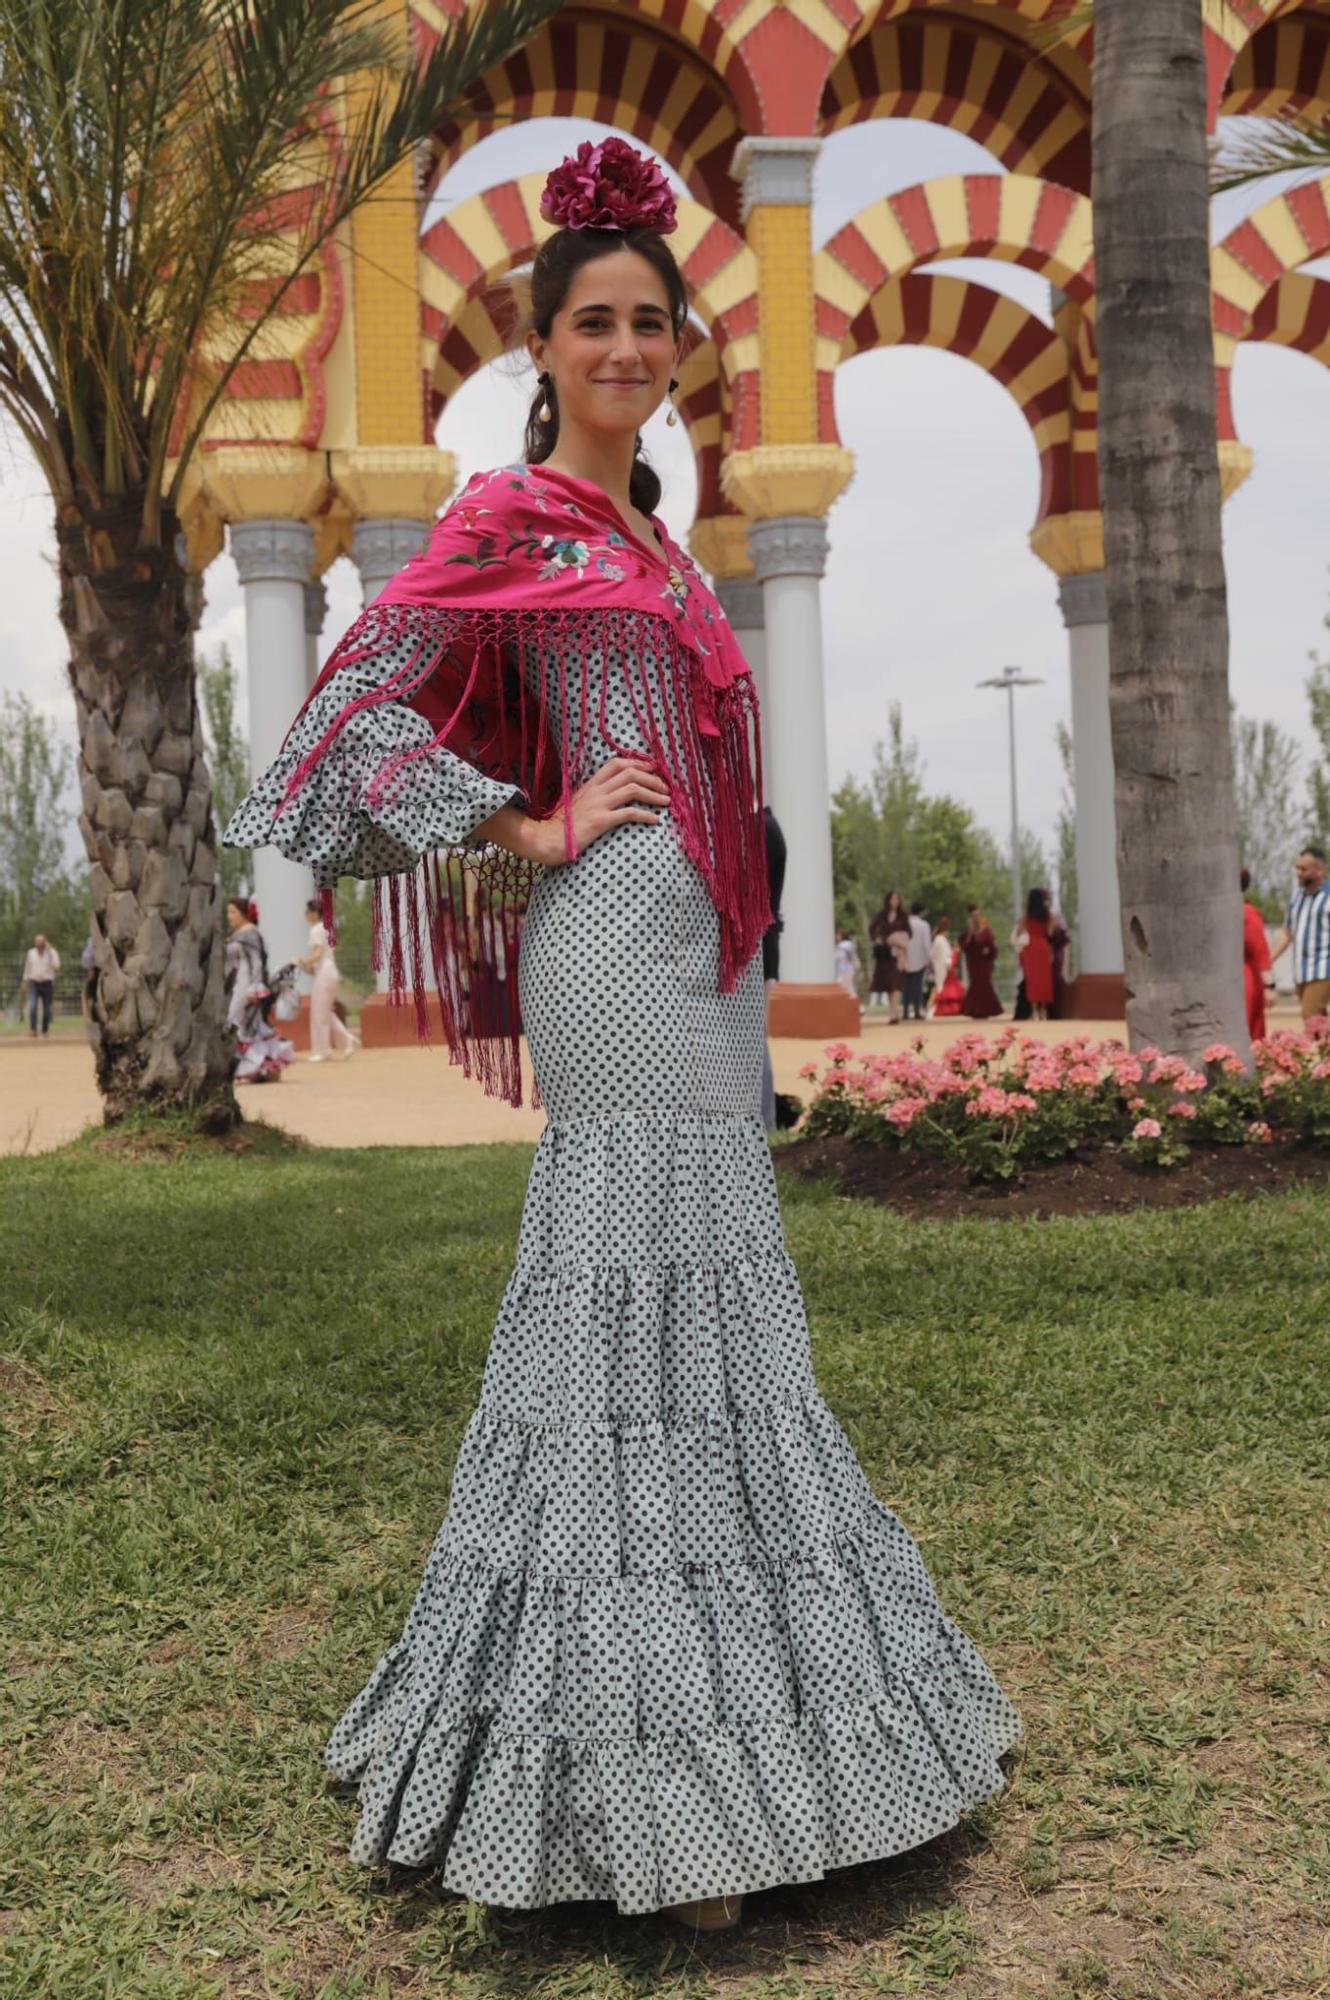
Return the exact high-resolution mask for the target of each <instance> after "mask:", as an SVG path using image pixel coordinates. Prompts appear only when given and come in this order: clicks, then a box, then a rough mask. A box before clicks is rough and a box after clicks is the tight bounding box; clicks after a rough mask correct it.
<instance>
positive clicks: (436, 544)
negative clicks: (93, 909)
mask: <svg viewBox="0 0 1330 2000" xmlns="http://www.w3.org/2000/svg"><path fill="white" fill-rule="evenodd" d="M655 527H656V531H657V534H658V536H659V538H660V542H661V549H660V552H659V553H653V552H651V551H649V550H648V549H647V548H646V546H645V545H644V544H643V543H641V542H639V541H638V539H637V538H636V536H634V535H633V534H632V533H631V532H630V531H629V528H628V524H627V523H626V521H625V520H624V519H623V518H622V516H621V515H620V514H619V512H618V510H617V509H616V508H615V507H614V505H613V504H612V502H611V501H610V500H609V498H608V496H607V495H606V494H605V493H603V492H602V491H601V489H600V488H599V487H597V486H594V485H592V484H590V483H589V482H588V481H586V480H581V479H575V478H573V477H571V476H570V475H568V474H566V473H562V472H555V471H553V470H551V469H550V468H549V467H538V466H526V465H516V466H507V467H504V468H501V469H500V470H497V471H494V472H485V473H479V474H477V475H476V477H475V478H474V479H472V480H471V481H470V482H469V484H468V485H467V486H466V488H465V489H464V491H463V492H462V493H461V494H460V495H459V496H458V498H457V499H456V500H455V501H454V503H453V504H452V506H450V507H449V508H448V510H447V512H446V513H445V514H444V515H443V516H442V517H441V519H440V520H439V521H438V522H437V524H436V525H435V528H434V530H433V533H432V535H431V538H430V541H429V545H428V547H427V548H425V549H424V550H422V551H421V553H420V554H419V555H417V556H414V557H413V558H412V559H411V561H410V562H409V563H408V564H407V565H406V567H405V569H403V570H402V571H401V572H400V574H399V575H398V576H396V577H395V578H394V579H393V581H392V582H391V583H390V584H389V585H388V586H387V588H386V589H385V590H384V591H383V592H382V593H381V595H380V596H379V597H378V599H377V600H376V602H375V603H374V604H373V605H371V606H370V607H369V608H368V609H367V610H366V611H365V612H363V613H362V614H361V616H360V617H359V618H358V619H357V620H356V622H355V623H354V624H353V625H352V626H351V628H350V630H349V631H348V632H347V633H346V635H345V636H344V638H343V639H342V640H341V642H340V644H339V645H338V646H337V648H336V649H335V651H334V652H333V653H332V655H331V656H330V658H329V660H328V662H327V665H326V666H325V667H324V669H323V672H322V673H321V675H320V676H319V679H318V681H317V682H316V683H315V686H314V689H313V691H312V693H311V695H310V698H309V701H308V702H307V703H306V704H305V707H304V708H303V709H302V710H301V714H300V716H299V717H298V718H297V721H296V723H295V724H294V725H293V726H292V729H291V732H290V734H289V735H288V737H287V742H286V745H285V746H284V752H283V757H282V758H281V759H279V762H278V765H275V766H274V767H273V771H272V772H270V773H269V774H268V779H269V781H271V780H274V779H277V778H280V779H281V781H282V782H281V784H280V787H278V788H277V789H275V790H274V789H273V787H272V785H271V783H270V784H269V790H268V793H267V797H268V799H269V801H270V810H269V812H268V813H267V814H266V815H265V821H264V830H263V833H262V836H261V837H262V838H264V839H270V840H272V841H273V842H274V844H276V845H278V846H281V847H283V848H284V849H285V851H287V852H295V853H296V855H297V858H307V859H310V860H311V861H312V863H313V866H314V869H315V877H316V880H317V881H318V882H319V884H320V887H321V889H322V891H323V908H324V920H325V922H326V923H327V925H328V931H329V937H330V939H331V938H332V937H333V922H332V884H333V882H334V881H335V880H336V878H337V876H338V875H339V874H342V873H356V874H360V875H370V876H374V877H376V878H377V884H376V890H375V906H374V932H373V935H374V951H373V957H374V965H375V969H376V970H381V969H382V968H383V965H384V963H385V960H386V965H387V970H388V983H389V992H390V997H391V998H392V999H393V1000H396V1001H401V999H402V998H403V997H404V994H405V993H406V991H407V990H408V989H409V990H410V991H411V993H412V994H413V997H414V1000H415V1005H416V1015H417V1022H418V1026H419V1031H420V1034H421V1036H422V1038H428V1036H429V1033H430V1024H431V1012H432V1009H431V998H432V997H434V996H436V997H437V1001H438V1005H439V1008H440V1011H441V1016H442V1025H443V1031H444V1035H445V1037H446V1039H447V1042H448V1046H449V1049H450V1052H451V1055H452V1059H453V1061H454V1062H459V1063H460V1064H461V1065H462V1068H463V1070H464V1072H465V1073H466V1074H467V1075H468V1076H471V1075H473V1074H475V1075H479V1077H480V1079H481V1082H482V1083H483V1085H484V1088H485V1089H486V1091H488V1092H490V1093H491V1094H492V1095H496V1096H502V1097H505V1098H507V1099H508V1101H509V1102H510V1103H511V1104H514V1105H518V1104H520V1103H521V1101H522V1079H521V1066H520V1042H519V1008H518V997H517V996H518V987H517V964H518V949H519V943H520V933H521V921H522V917H523V914H524V912H525V909H526V906H527V901H528V898H529V895H530V891H531V888H532V886H533V883H534V878H535V876H536V874H537V873H538V872H539V871H538V870H537V869H536V868H535V867H534V865H533V864H531V863H528V862H524V861H522V860H519V859H518V858H517V857H516V856H515V855H513V854H510V853H509V852H508V851H507V850H506V849H503V848H500V847H498V846H497V845H494V844H486V843H483V842H482V843H480V844H479V845H477V843H476V842H475V841H474V840H473V839H471V838H468V837H466V836H465V835H464V836H463V837H460V838H457V837H453V838H449V837H446V825H445V829H444V836H443V837H438V836H437V835H431V836H430V838H429V841H428V845H427V846H426V845H421V844H419V842H418V836H416V835H414V834H412V835H410V836H409V837H408V836H407V835H404V834H403V832H402V826H403V818H404V815H403V813H402V812H401V811H400V810H398V811H397V813H396V815H395V816H394V812H393V810H392V808H393V807H394V805H395V804H396V805H398V806H400V802H401V800H402V798H403V797H404V796H405V797H408V798H409V799H410V800H411V801H412V802H413V805H418V804H419V801H420V800H421V798H422V796H424V795H427V794H428V792H429V791H430V789H431V787H433V788H434V789H438V787H439V786H440V785H442V784H443V783H444V780H443V779H442V778H441V777H437V774H438V771H439V765H440V761H441V760H440V758H439V755H438V753H439V751H440V749H441V748H442V749H443V750H445V751H450V752H452V753H453V755H455V756H456V757H459V758H461V759H462V760H463V761H464V762H465V763H466V764H467V765H469V766H471V767H472V770H473V771H474V772H478V773H480V774H482V775H483V778H484V779H488V780H493V781H494V782H495V784H496V786H502V787H504V788H507V789H505V791H504V792H502V793H500V792H498V791H495V792H494V793H493V794H492V797H491V800H490V804H489V811H483V810H482V811H481V814H480V817H479V818H477V819H475V820H474V821H473V823H474V824H483V823H484V820H485V819H486V818H488V817H489V816H490V813H492V811H493V810H494V809H496V806H497V804H498V803H502V801H503V799H504V798H505V797H507V798H515V799H516V802H517V803H519V804H520V805H521V806H522V807H523V808H524V809H525V810H526V811H528V812H529V813H531V814H532V815H533V816H535V817H538V818H549V817H551V816H553V815H555V814H562V815H563V824H564V833H565V853H566V856H567V859H568V861H569V862H573V861H575V858H576V851H575V847H574V845H573V831H572V820H571V816H570V815H569V814H568V813H567V811H566V808H567V807H568V805H569V802H570V799H571V796H572V793H573V792H574V790H576V788H577V787H578V785H580V784H582V783H584V782H585V780H586V778H587V777H589V776H590V775H591V772H590V770H588V769H585V768H583V764H584V759H583V757H582V745H583V742H584V740H585V739H586V738H587V734H588V722H589V720H591V719H592V717H591V710H590V703H591V701H592V700H593V699H596V700H597V702H598V706H597V712H596V715H595V717H594V720H595V723H596V725H597V729H598V733H599V738H600V740H601V741H602V742H605V743H608V744H609V746H610V752H611V754H613V753H614V751H615V750H616V749H617V750H618V751H619V752H620V753H621V754H624V755H644V754H646V755H649V756H650V757H651V759H652V760H653V761H654V762H655V763H656V764H657V765H658V766H659V767H660V769H661V770H662V771H663V772H664V773H665V774H666V776H667V778H668V780H669V784H670V791H671V802H670V808H669V811H670V820H671V824H672V826H673V827H674V829H675V832H676V835H677V838H678V839H679V842H680V844H681V846H682V848H683V851H684V853H685V854H686V855H687V857H688V859H689V860H690V861H691V862H692V863H693V864H694V866H695V867H696V868H697V869H698V871H699V873H700V874H701V876H702V878H703V881H704V882H705V884H706V888H707V891H708V894H709V896H710V898H711V900H712V903H713V904H714V906H715V909H716V913H717V917H718V920H719V950H718V958H717V968H716V972H717V990H718V991H719V992H722V993H726V992H730V991H732V990H733V988H734V985H735V982H736V980H737V978H738V975H739V974H740V972H741V971H742V970H743V968H744V967H745V966H746V965H747V963H748V961H749V959H750V958H751V957H752V955H753V953H754V951H755V950H756V949H757V946H758V944H759V943H760V941H761V938H762V933H763V931H764V930H765V929H766V928H767V926H768V924H769V923H770V921H771V912H770V899H769V895H768V888H767V873H766V846H765V838H764V831H763V822H762V769H761V752H760V746H759V738H758V732H757V726H756V724H757V704H756V699H755V696H754V692H753V685H752V679H751V676H750V675H749V672H748V668H747V664H746V662H745V660H744V657H743V655H742V653H741V652H740V650H739V647H738V645H737V643H736V642H735V639H734V636H733V634H732V633H731V631H730V629H729V626H728V624H727V623H726V620H725V616H724V613H723V612H722V610H721V608H720V606H719V604H718V603H717V602H716V599H715V598H714V597H713V595H712V593H711V592H710V591H709V590H708V589H707V587H706V585H705V584H704V583H703V581H702V579H701V577H700V576H699V574H698V572H697V570H696V569H695V568H694V566H693V564H692V563H691V561H690V560H689V558H688V557H687V556H686V555H685V554H684V552H683V551H682V550H681V549H680V548H678V547H677V545H676V544H675V543H674V542H673V541H672V540H671V538H670V536H669V534H668V532H667V531H666V529H665V527H664V526H663V524H662V523H661V522H660V521H659V520H657V521H656V522H655ZM533 664H534V668H535V670H534V672H528V671H527V668H528V667H529V666H532V665H533ZM551 665H553V671H550V670H549V669H550V668H551ZM611 673H617V674H620V675H621V676H622V679H623V683H624V690H625V692H626V693H627V694H628V695H629V697H630V699H631V704H632V712H633V714H634V716H635V718H636V721H637V723H638V725H639V729H640V740H639V741H638V742H635V743H633V744H631V745H630V744H622V745H620V744H616V743H615V740H614V739H613V737H612V736H611V735H610V733H609V730H608V727H607V724H606V714H605V688H606V680H607V677H608V676H609V675H610V674H611ZM667 680H668V681H669V682H670V684H671V685H670V686H669V688H668V689H667V687H666V685H665V683H666V681H667ZM533 682H534V685H532V683H533ZM597 684H598V685H599V694H598V696H597V694H596V688H597ZM339 695H343V696H344V698H342V699H339V698H338V697H339ZM386 704H396V705H397V712H398V714H399V715H400V714H401V711H402V710H403V709H406V710H409V711H410V727H409V729H405V730H401V729H398V730H394V729H392V728H385V727H383V726H382V724H383V723H384V722H385V721H386V720H387V716H386V715H385V705H386ZM376 719H377V721H376ZM403 719H404V720H405V718H403ZM422 723H423V724H424V725H426V726H424V727H422ZM352 745H354V748H352ZM367 745H369V746H370V747H368V748H367ZM348 774H349V776H348ZM330 775H333V776H334V777H335V779H336V782H334V783H333V784H332V785H331V787H330V786H329V785H328V784H327V783H326V782H324V781H325V780H327V779H328V778H329V776H330ZM312 787H313V788H317V789H319V790H320V793H321V797H322V799H323V800H324V801H326V799H327V798H328V797H330V796H331V797H333V798H335V799H337V800H339V801H340V802H341V803H340V805H339V807H338V810H337V814H336V815H335V816H336V817H341V818H345V817H346V816H347V815H350V816H351V817H353V818H354V819H355V820H356V822H357V823H358V825H360V826H361V827H362V828H364V827H368V828H369V829H370V837H368V838H361V837H359V836H357V838H356V840H355V841H354V843H348V842H347V841H346V840H342V841H341V842H340V844H339V842H338V840H337V838H336V837H335V835H332V834H330V835H329V836H328V838H327V839H326V840H325V841H324V842H323V845H322V846H319V845H317V844H315V845H314V846H311V845H310V842H309V839H308V838H307V837H306V838H305V841H304V853H303V854H302V853H301V845H300V841H301V836H300V835H299V834H298V832H297V831H296V829H298V828H299V827H300V826H301V825H302V824H303V825H305V827H306V829H308V826H309V825H310V824H311V823H314V822H317V821H318V819H319V815H320V812H321V813H322V815H323V818H324V819H325V820H326V819H327V817H328V813H327V807H326V804H324V805H321V806H320V807H319V808H318V809H313V810H311V809H309V808H308V806H306V807H305V809H303V811H302V800H303V799H304V797H305V795H306V794H307V793H308V792H309V790H310V789H311V788H312ZM482 789H483V788H482ZM260 790H261V787H258V786H256V788H255V792H254V793H253V794H251V799H256V798H257V797H258V796H259V794H260ZM518 795H520V796H518ZM247 803H248V802H247ZM244 812H245V809H244V808H242V809H241V811H240V812H239V813H238V814H237V816H236V820H235V821H233V823H232V829H229V830H228V835H229V833H230V831H232V830H238V831H240V832H241V833H243V832H244V827H243V826H242V825H241V822H242V821H243V819H244ZM430 817H431V815H430V813H429V812H428V810H425V811H423V812H417V814H416V817H415V819H411V818H409V816H408V820H407V823H408V825H410V826H414V825H416V824H417V823H420V822H422V821H428V820H429V818H430ZM446 818H447V815H446V814H443V815H442V819H443V820H444V821H445V822H446ZM385 826H388V827H391V828H395V834H393V835H389V834H387V833H385V832H384V831H383V829H384V827H385ZM468 832H469V828H468ZM251 837H252V836H251ZM602 837H603V838H605V837H609V836H602ZM421 853H424V854H425V856H426V858H425V861H424V866H423V867H420V866H417V860H418V857H419V855H420V854H421ZM536 1101H538V1100H537V1098H536V1096H535V1094H534V1093H533V1102H536Z"/></svg>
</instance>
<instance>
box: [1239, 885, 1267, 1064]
mask: <svg viewBox="0 0 1330 2000" xmlns="http://www.w3.org/2000/svg"><path fill="white" fill-rule="evenodd" d="M1238 881H1239V883H1240V884H1241V886H1242V984H1243V986H1244V988H1245V990H1246V995H1247V1033H1248V1034H1249V1035H1250V1036H1251V1038H1252V1040H1253V1041H1254V1042H1263V1041H1264V1040H1265V982H1266V980H1267V978H1268V977H1269V974H1270V967H1271V965H1272V963H1273V961H1272V959H1271V957H1270V940H1269V938H1267V936H1266V934H1265V918H1264V917H1263V916H1262V915H1261V913H1260V911H1259V910H1258V909H1257V907H1256V905H1255V903H1253V902H1251V901H1250V900H1249V898H1248V895H1247V891H1248V890H1249V889H1250V888H1251V870H1250V868H1244V869H1243V870H1242V873H1241V874H1240V875H1239V877H1238Z"/></svg>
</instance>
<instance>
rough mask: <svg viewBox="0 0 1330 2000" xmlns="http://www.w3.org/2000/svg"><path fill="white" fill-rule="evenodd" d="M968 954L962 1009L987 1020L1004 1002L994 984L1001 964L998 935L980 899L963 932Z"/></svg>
mask: <svg viewBox="0 0 1330 2000" xmlns="http://www.w3.org/2000/svg"><path fill="white" fill-rule="evenodd" d="M961 950H962V951H963V952H964V954H965V1001H964V1004H963V1007H962V1010H961V1011H962V1012H963V1013H965V1014H968V1015H969V1017H970V1019H971V1020H972V1021H987V1020H990V1019H991V1018H992V1016H993V1015H994V1014H1000V1013H1001V1012H1002V1002H1001V1001H1000V1000H999V999H998V997H997V988H996V987H995V986H994V984H993V967H994V966H995V965H996V964H997V955H998V948H997V939H996V938H995V937H994V936H993V927H992V925H991V924H990V923H989V921H988V918H987V917H986V916H985V915H984V913H983V911H982V910H981V909H980V907H979V905H978V904H977V903H971V904H970V907H969V910H968V912H967V914H966V920H965V929H964V930H963V931H962V932H961Z"/></svg>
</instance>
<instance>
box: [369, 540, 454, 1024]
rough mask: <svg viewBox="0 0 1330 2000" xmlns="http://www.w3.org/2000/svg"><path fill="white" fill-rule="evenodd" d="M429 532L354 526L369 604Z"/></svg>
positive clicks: (380, 978)
mask: <svg viewBox="0 0 1330 2000" xmlns="http://www.w3.org/2000/svg"><path fill="white" fill-rule="evenodd" d="M429 532H430V524H429V522H428V521H408V520H404V519H402V518H400V517H396V516H392V515H386V516H384V517H382V518H380V519H377V520H365V521H357V522H356V523H355V525H354V527H353V528H352V530H351V555H352V559H353V560H354V562H355V565H356V568H357V569H358V570H359V571H360V589H361V592H362V595H363V597H364V600H365V603H366V604H367V605H369V604H372V603H373V602H374V600H375V598H376V597H377V596H378V594H379V592H380V591H381V590H382V589H383V587H384V585H385V584H386V583H391V581H392V579H393V578H394V577H395V576H396V574H397V572H398V570H399V569H401V568H403V567H404V565H405V564H407V563H409V562H410V560H411V558H412V556H413V555H415V553H416V551H417V549H423V548H424V546H425V543H426V542H427V541H428V539H429ZM374 983H375V985H376V986H377V988H378V990H379V992H380V993H386V992H387V991H388V972H387V968H386V967H381V968H380V970H379V971H378V972H377V973H375V975H374ZM425 984H426V985H427V986H433V985H434V975H433V973H432V972H427V973H426V975H425Z"/></svg>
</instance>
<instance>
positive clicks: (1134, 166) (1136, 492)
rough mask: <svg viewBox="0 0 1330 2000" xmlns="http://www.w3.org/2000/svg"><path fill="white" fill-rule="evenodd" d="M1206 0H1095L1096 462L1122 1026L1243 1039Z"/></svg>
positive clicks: (1195, 1042)
mask: <svg viewBox="0 0 1330 2000" xmlns="http://www.w3.org/2000/svg"><path fill="white" fill-rule="evenodd" d="M1201 20H1202V0H1096V5H1095V43H1094V141H1093V152H1094V165H1093V171H1094V187H1093V194H1094V247H1095V265H1096V272H1097V279H1096V291H1097V298H1098V309H1097V340H1098V349H1099V468H1100V485H1101V492H1102V497H1103V509H1104V551H1105V564H1106V584H1107V593H1108V633H1109V667H1110V706H1111V712H1112V735H1113V760H1114V765H1115V767H1116V771H1117V827H1118V835H1117V838H1118V880H1119V883H1120V887H1121V895H1122V929H1123V949H1124V954H1125V965H1126V984H1127V1024H1128V1028H1129V1030H1130V1034H1131V1039H1132V1041H1133V1043H1134V1044H1136V1045H1138V1046H1139V1045H1140V1044H1142V1043H1147V1042H1149V1043H1155V1044H1157V1045H1158V1046H1159V1047H1161V1048H1165V1049H1168V1050H1170V1051H1173V1052H1176V1053H1178V1054H1183V1055H1189V1056H1195V1055H1196V1054H1197V1053H1199V1051H1200V1050H1201V1049H1203V1048H1204V1046H1205V1045H1206V1043H1208V1042H1212V1041H1224V1042H1227V1043H1229V1044H1230V1045H1231V1046H1233V1047H1234V1048H1236V1049H1238V1050H1240V1051H1243V1052H1246V1051H1247V1050H1248V1041H1247V1030H1246V1016H1245V1008H1244V1004H1243V987H1242V942H1241V941H1242V921H1241V911H1240V896H1239V891H1238V856H1237V840H1236V832H1235V822H1234V810H1233V762H1232V750H1231V746H1230V742H1229V698H1228V605H1227V595H1226V590H1225V583H1224V563H1223V553H1222V548H1221V542H1220V521H1219V509H1220V490H1219V460H1218V444H1217V431H1216V423H1215V386H1214V385H1215V368H1214V343H1213V336H1212V333H1211V321H1210V203H1209V194H1208V187H1207V159H1206V84H1205V54H1204V48H1203V43H1202V34H1201Z"/></svg>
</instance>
